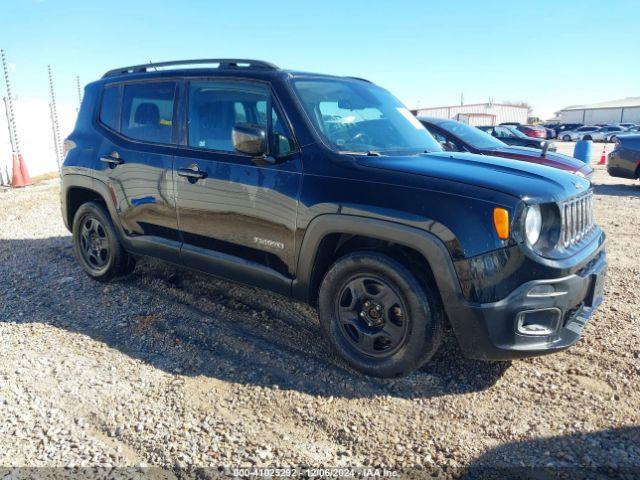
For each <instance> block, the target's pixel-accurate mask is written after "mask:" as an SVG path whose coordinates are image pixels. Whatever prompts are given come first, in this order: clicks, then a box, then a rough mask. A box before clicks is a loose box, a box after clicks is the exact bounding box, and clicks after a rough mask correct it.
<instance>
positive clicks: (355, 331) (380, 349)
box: [319, 252, 443, 377]
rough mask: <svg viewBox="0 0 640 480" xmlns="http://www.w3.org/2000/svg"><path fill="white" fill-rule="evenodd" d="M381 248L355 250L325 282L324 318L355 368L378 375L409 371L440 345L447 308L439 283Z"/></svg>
mask: <svg viewBox="0 0 640 480" xmlns="http://www.w3.org/2000/svg"><path fill="white" fill-rule="evenodd" d="M424 283H426V282H419V281H418V280H417V278H416V277H415V276H414V275H413V274H412V273H411V272H410V271H409V270H408V269H407V268H406V267H405V266H404V265H402V264H401V263H400V262H398V261H396V260H394V259H392V258H390V257H388V256H386V255H383V254H381V253H377V252H354V253H351V254H348V255H346V256H344V257H342V258H340V259H339V260H338V261H336V263H334V265H333V266H332V267H331V268H330V269H329V271H328V272H327V274H326V275H325V277H324V279H323V281H322V285H321V286H320V295H319V314H320V323H321V326H322V329H323V332H324V334H325V336H326V338H327V339H328V340H329V342H330V343H331V345H332V346H333V347H334V349H335V350H336V352H337V353H338V355H340V357H342V358H343V359H344V360H345V361H346V362H347V363H348V364H349V365H350V366H351V367H353V368H354V369H356V370H358V371H360V372H362V373H365V374H367V375H373V376H377V377H397V376H401V375H406V374H407V373H409V372H411V371H413V370H415V369H416V368H418V367H420V366H421V365H423V364H424V363H426V362H427V361H428V360H429V359H430V358H431V357H432V356H433V354H434V353H435V352H436V350H437V349H438V347H439V346H440V342H441V339H442V329H443V315H442V309H441V307H440V305H439V303H438V300H437V295H436V294H435V287H433V286H426V285H424Z"/></svg>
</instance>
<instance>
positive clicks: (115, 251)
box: [72, 202, 135, 281]
mask: <svg viewBox="0 0 640 480" xmlns="http://www.w3.org/2000/svg"><path fill="white" fill-rule="evenodd" d="M72 231H73V242H74V247H75V251H76V255H77V257H78V260H79V262H80V265H81V266H82V268H83V270H84V271H85V272H86V273H87V274H88V275H89V276H90V277H92V278H95V279H96V280H103V281H106V280H109V279H111V278H113V277H116V276H121V275H125V274H127V273H130V272H131V271H133V269H134V268H135V259H134V258H133V257H132V256H131V255H129V254H128V253H127V252H126V251H125V249H124V248H123V246H122V245H121V244H120V241H119V240H118V236H117V235H116V231H115V228H114V226H113V223H112V221H111V218H110V217H109V213H108V212H107V210H106V209H105V208H104V207H103V206H102V205H100V204H99V203H95V202H88V203H85V204H83V205H81V206H80V208H78V211H77V212H76V214H75V216H74V220H73V229H72Z"/></svg>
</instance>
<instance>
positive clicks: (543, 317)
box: [516, 308, 562, 335]
mask: <svg viewBox="0 0 640 480" xmlns="http://www.w3.org/2000/svg"><path fill="white" fill-rule="evenodd" d="M561 317H562V312H561V311H560V309H558V308H544V309H540V310H526V311H524V312H520V313H518V315H517V317H516V328H517V331H518V333H520V334H522V335H550V334H552V333H554V332H555V331H556V330H557V328H558V325H559V323H560V318H561Z"/></svg>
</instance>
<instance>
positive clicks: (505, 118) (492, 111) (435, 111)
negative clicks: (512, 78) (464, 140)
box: [413, 103, 528, 126]
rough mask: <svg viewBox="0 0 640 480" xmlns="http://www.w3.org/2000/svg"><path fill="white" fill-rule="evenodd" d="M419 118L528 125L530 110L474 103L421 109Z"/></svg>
mask: <svg viewBox="0 0 640 480" xmlns="http://www.w3.org/2000/svg"><path fill="white" fill-rule="evenodd" d="M413 112H414V113H415V114H416V115H417V116H425V117H436V118H452V119H454V120H458V121H460V122H463V123H467V124H469V125H474V126H479V125H499V124H500V123H503V122H518V123H523V124H524V123H527V117H528V109H527V107H521V106H518V105H506V104H502V103H473V104H468V105H451V106H448V107H432V108H419V109H417V110H414V111H413Z"/></svg>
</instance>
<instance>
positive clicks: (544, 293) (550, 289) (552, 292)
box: [527, 283, 567, 298]
mask: <svg viewBox="0 0 640 480" xmlns="http://www.w3.org/2000/svg"><path fill="white" fill-rule="evenodd" d="M566 293H567V292H562V291H557V290H556V287H555V286H554V285H552V284H550V283H546V284H542V285H536V286H535V287H533V288H532V289H531V290H529V291H528V292H527V297H529V298H538V297H559V296H560V295H566Z"/></svg>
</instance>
